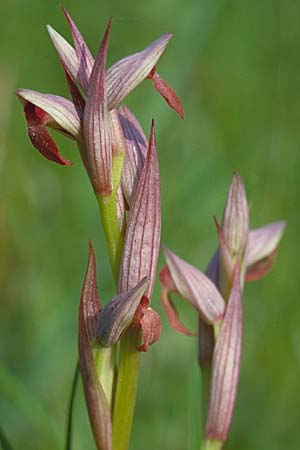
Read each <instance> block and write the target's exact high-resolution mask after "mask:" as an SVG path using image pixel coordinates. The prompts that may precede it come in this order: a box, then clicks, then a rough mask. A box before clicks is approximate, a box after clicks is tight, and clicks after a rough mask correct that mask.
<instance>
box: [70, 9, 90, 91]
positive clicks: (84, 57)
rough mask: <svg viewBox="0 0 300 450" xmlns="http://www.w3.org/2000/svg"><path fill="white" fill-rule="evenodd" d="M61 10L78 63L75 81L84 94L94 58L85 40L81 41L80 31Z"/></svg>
mask: <svg viewBox="0 0 300 450" xmlns="http://www.w3.org/2000/svg"><path fill="white" fill-rule="evenodd" d="M62 10H63V13H64V15H65V17H66V19H67V21H68V24H69V26H70V30H71V33H72V38H73V42H74V45H75V52H76V56H77V62H78V72H77V74H76V78H75V79H77V80H78V82H79V84H80V85H81V86H82V89H83V90H84V92H87V91H88V85H89V81H90V76H91V73H92V69H93V65H94V58H93V56H92V55H91V52H90V50H89V48H88V46H87V45H86V43H85V40H84V39H83V37H82V35H81V33H80V31H79V30H78V28H77V26H76V24H75V22H74V21H73V19H72V18H71V16H70V14H69V13H68V11H67V10H66V9H65V8H64V7H63V6H62Z"/></svg>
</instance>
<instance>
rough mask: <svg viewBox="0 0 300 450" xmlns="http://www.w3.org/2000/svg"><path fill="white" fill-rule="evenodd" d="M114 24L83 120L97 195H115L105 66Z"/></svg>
mask: <svg viewBox="0 0 300 450" xmlns="http://www.w3.org/2000/svg"><path fill="white" fill-rule="evenodd" d="M110 27H111V20H110V21H109V23H108V26H107V29H106V32H105V35H104V38H103V41H102V44H101V46H100V50H99V53H98V56H97V58H96V61H95V64H94V67H93V71H92V74H91V79H90V83H89V89H88V94H87V101H86V105H85V110H84V117H83V130H84V137H85V141H86V146H87V155H88V161H89V175H90V179H91V182H92V184H93V187H94V191H95V193H96V195H101V196H105V195H109V194H110V193H111V192H112V145H111V131H110V122H109V111H108V107H107V96H106V86H105V65H106V53H107V47H108V38H109V31H110Z"/></svg>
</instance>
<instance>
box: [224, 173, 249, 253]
mask: <svg viewBox="0 0 300 450" xmlns="http://www.w3.org/2000/svg"><path fill="white" fill-rule="evenodd" d="M248 229H249V210H248V204H247V197H246V192H245V186H244V183H243V180H242V178H241V177H240V176H238V175H237V174H236V173H234V174H233V177H232V181H231V185H230V189H229V192H228V196H227V201H226V206H225V209H224V213H223V220H222V231H223V236H224V240H225V242H226V244H227V246H228V248H229V251H230V253H231V255H232V258H233V259H234V258H235V257H236V256H237V255H240V256H242V255H243V253H244V251H245V247H246V242H247V237H248Z"/></svg>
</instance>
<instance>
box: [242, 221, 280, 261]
mask: <svg viewBox="0 0 300 450" xmlns="http://www.w3.org/2000/svg"><path fill="white" fill-rule="evenodd" d="M285 227H286V222H284V221H280V222H273V223H270V224H268V225H265V226H263V227H261V228H256V229H254V230H250V231H249V234H248V241H247V249H246V254H245V260H246V264H247V266H248V267H249V266H252V265H253V264H255V263H257V262H258V261H260V260H263V259H264V258H267V257H268V256H269V255H270V254H271V253H273V252H274V250H276V248H277V247H278V244H279V242H280V240H281V238H282V235H283V232H284V229H285Z"/></svg>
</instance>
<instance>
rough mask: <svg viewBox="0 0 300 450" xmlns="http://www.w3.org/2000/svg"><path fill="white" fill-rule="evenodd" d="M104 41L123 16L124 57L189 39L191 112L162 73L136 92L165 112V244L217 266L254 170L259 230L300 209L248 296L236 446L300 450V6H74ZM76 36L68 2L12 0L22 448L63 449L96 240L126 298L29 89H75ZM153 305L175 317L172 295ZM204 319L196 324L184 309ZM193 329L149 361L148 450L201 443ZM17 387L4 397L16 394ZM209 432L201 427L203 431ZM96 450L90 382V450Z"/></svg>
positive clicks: (8, 7) (145, 391)
mask: <svg viewBox="0 0 300 450" xmlns="http://www.w3.org/2000/svg"><path fill="white" fill-rule="evenodd" d="M65 6H66V7H67V8H69V10H70V12H71V14H72V16H73V17H74V19H75V20H76V21H77V23H78V25H79V26H80V29H81V30H82V32H83V34H84V36H85V37H86V39H87V41H88V42H89V43H90V45H91V48H92V50H93V52H94V53H95V51H96V50H97V46H98V45H99V42H100V38H101V36H102V34H103V30H104V26H105V23H106V21H107V19H108V17H109V16H111V15H114V16H115V21H114V24H113V29H112V38H111V43H110V50H109V61H110V62H113V61H115V60H117V59H118V58H120V57H122V56H124V55H126V54H128V53H130V52H133V51H136V50H139V49H141V48H143V46H145V45H146V44H148V43H149V42H150V41H151V40H153V39H155V38H156V37H157V36H158V35H160V34H161V33H163V32H165V31H170V32H173V33H174V38H173V40H172V43H171V45H170V46H169V48H168V50H167V52H166V54H165V55H164V57H163V58H162V60H161V62H160V63H159V71H160V73H161V74H162V76H163V77H164V78H165V79H166V80H167V81H169V82H170V84H171V85H172V86H173V87H174V88H175V89H176V91H177V93H178V94H179V96H180V98H181V99H182V102H183V106H184V108H185V113H186V118H185V120H184V121H180V119H179V118H178V117H177V116H176V115H175V114H174V113H173V112H172V111H170V110H169V109H168V108H167V107H166V105H165V104H164V102H163V101H162V100H161V98H160V97H159V96H158V95H157V94H156V93H155V92H154V91H153V89H152V87H151V83H150V82H149V81H148V82H145V83H143V85H141V86H140V87H139V88H138V89H136V90H135V92H134V93H132V95H131V96H130V98H129V99H128V103H129V106H130V107H131V108H132V109H133V110H134V112H135V114H136V115H137V116H138V117H139V118H140V119H141V122H142V124H143V126H144V128H145V131H146V132H147V134H148V133H149V128H150V121H151V118H152V117H155V120H156V125H157V140H158V148H159V157H160V165H161V178H162V205H163V241H164V242H165V243H166V244H167V245H168V246H169V247H170V248H172V249H173V250H174V251H176V252H177V253H178V254H180V255H181V256H182V257H184V258H185V259H187V260H189V261H191V262H192V263H194V264H196V265H197V266H198V267H201V268H202V269H204V268H205V265H206V263H207V261H208V258H209V256H210V255H211V253H212V252H213V251H214V249H215V246H216V233H215V230H214V225H213V221H212V214H213V213H215V214H217V215H218V216H219V217H220V216H221V212H222V211H221V208H222V205H223V204H224V200H225V196H226V192H227V188H228V185H229V182H230V179H231V174H232V170H233V169H236V170H237V171H238V172H239V173H240V174H241V175H242V176H243V178H244V180H245V183H246V188H247V192H248V198H249V202H250V205H251V226H252V227H255V226H260V225H262V224H265V223H266V222H271V221H274V220H277V219H286V220H287V221H288V228H287V230H286V234H285V237H284V239H283V242H282V244H281V246H280V250H279V253H278V258H277V262H276V265H275V267H274V269H273V270H272V272H271V273H270V274H269V275H268V276H267V277H265V278H264V279H263V280H262V281H260V282H259V283H256V284H252V285H248V286H247V288H246V294H245V298H244V323H245V325H244V330H245V335H244V349H243V350H244V351H243V361H242V371H241V381H240V386H239V394H238V401H237V407H236V411H235V416H234V422H233V427H232V432H231V437H230V441H229V443H228V445H227V447H226V448H230V449H231V450H235V449H243V450H253V449H272V450H282V449H283V448H284V449H285V450H296V449H297V448H299V446H300V439H299V431H298V428H299V422H300V409H299V402H300V395H299V370H300V345H299V342H300V326H299V323H300V308H299V298H298V297H299V290H300V286H299V276H298V260H299V250H300V249H299V242H298V241H299V237H298V236H299V227H300V220H299V211H300V182H299V171H300V153H299V147H300V127H299V123H300V76H299V72H300V27H299V17H300V4H299V3H298V2H296V1H291V0H287V1H283V0H281V1H280V0H275V1H271V0H263V1H259V0H253V1H252V2H241V1H238V0H231V1H230V0H216V1H209V0H191V1H188V2H187V1H184V0H172V1H171V0H163V1H161V0H153V1H151V2H141V1H137V0H127V1H108V0H103V1H101V2H100V1H98V0H97V1H96V0H87V1H85V2H72V1H71V0H68V1H66V5H65ZM47 23H50V24H51V25H53V26H54V28H56V29H57V30H58V31H60V32H62V33H63V34H64V35H66V36H69V35H68V30H67V25H66V23H65V21H64V18H63V15H62V13H61V12H60V10H59V7H58V2H57V3H56V2H53V1H52V2H46V1H40V0H28V1H25V2H24V1H21V0H11V1H7V0H6V1H2V2H1V6H0V30H1V39H0V51H1V59H0V186H1V189H0V292H1V296H0V302H1V328H0V333H1V367H0V390H1V396H2V399H1V406H0V408H1V409H0V415H1V419H0V421H1V426H2V427H3V428H4V429H5V432H6V434H7V435H8V436H9V437H10V440H11V442H12V444H14V446H15V448H16V449H17V448H22V449H24V450H55V449H56V448H57V449H58V448H62V442H63V434H64V426H65V411H66V404H67V399H68V395H69V389H70V383H71V379H72V376H73V372H74V367H75V361H76V351H77V349H76V339H77V337H76V332H77V309H78V303H79V295H80V289H81V283H82V279H83V272H84V267H85V263H86V259H87V240H88V239H92V240H93V243H94V244H95V247H96V252H97V258H98V267H99V286H100V292H101V297H102V299H103V300H104V301H106V300H107V299H108V298H109V296H111V295H112V293H113V284H112V278H111V274H110V271H109V268H108V267H109V266H108V259H107V252H106V247H105V242H104V239H103V235H102V232H101V229H100V223H99V217H98V212H97V207H96V202H95V199H94V196H93V193H92V190H91V188H90V186H89V183H88V179H87V176H86V174H85V173H84V170H83V168H82V166H81V163H80V159H79V156H78V152H77V150H76V148H75V146H74V145H73V144H72V142H70V141H68V140H67V139H65V138H64V137H58V141H59V143H60V148H61V150H62V152H63V154H64V155H65V156H66V157H68V158H70V159H72V160H73V161H75V162H76V165H75V166H73V167H71V168H62V167H58V166H55V165H54V164H51V163H49V162H48V161H46V160H44V159H43V158H42V157H41V156H40V155H39V154H38V152H37V151H36V150H35V149H33V148H32V146H31V144H30V142H29V139H28V137H27V134H26V129H25V121H24V118H23V113H22V108H21V106H20V104H19V103H18V101H17V99H16V98H15V96H14V90H15V89H16V87H26V88H34V89H38V90H41V91H44V92H50V93H57V94H63V95H67V88H66V85H65V82H64V77H63V73H62V70H61V67H60V64H59V62H58V59H57V56H56V53H55V51H54V49H53V47H52V45H51V43H50V40H49V38H48V36H47V32H46V29H45V25H46V24H47ZM155 292H156V294H155V295H154V298H153V302H154V305H155V307H157V308H158V309H159V310H160V311H161V308H160V306H159V289H158V287H157V288H156V291H155ZM181 313H182V314H183V317H185V319H186V321H187V322H188V323H189V324H190V325H194V326H196V321H195V318H194V317H192V316H189V314H190V313H189V311H188V310H187V309H185V307H184V305H182V306H181ZM196 372H197V365H196V363H195V346H194V342H193V339H191V338H187V337H182V336H179V335H176V334H175V332H174V331H172V330H170V329H169V328H168V326H167V324H166V321H165V320H164V328H163V333H162V338H161V341H160V342H159V343H158V344H157V345H155V346H154V347H153V348H151V350H150V351H149V353H148V354H147V355H145V356H144V357H143V367H142V371H141V378H140V379H141V381H140V388H139V396H138V402H137V410H136V415H135V424H134V430H133V436H132V445H131V448H132V450H137V449H142V450H153V449H156V450H162V449H163V450H192V449H193V448H196V447H193V445H192V442H193V439H192V437H191V435H190V431H191V429H192V428H193V427H192V426H191V422H192V418H191V417H190V416H191V412H192V411H194V410H195V409H196V407H197V395H195V392H194V390H193V389H194V380H195V378H196V377H195V374H196ZM2 394H3V395H2ZM194 428H195V427H194ZM81 448H84V449H86V450H89V449H93V448H94V447H93V442H92V438H91V432H90V428H89V424H88V420H87V414H86V409H85V405H84V402H83V397H82V392H81V389H80V392H79V395H78V396H77V399H76V420H75V445H74V450H76V449H81Z"/></svg>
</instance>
